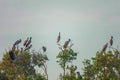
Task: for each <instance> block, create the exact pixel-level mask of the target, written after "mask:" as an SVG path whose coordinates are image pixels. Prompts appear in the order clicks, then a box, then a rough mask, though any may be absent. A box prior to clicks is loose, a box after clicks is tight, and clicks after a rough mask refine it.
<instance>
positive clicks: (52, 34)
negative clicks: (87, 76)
mask: <svg viewBox="0 0 120 80" xmlns="http://www.w3.org/2000/svg"><path fill="white" fill-rule="evenodd" d="M59 32H61V37H62V39H61V42H62V43H63V42H64V41H65V40H68V38H71V39H72V41H73V43H74V46H73V49H74V50H75V51H76V52H79V55H78V58H77V60H76V61H74V64H75V65H77V66H78V71H80V72H82V67H83V64H82V61H83V60H84V59H87V58H91V57H93V56H95V54H96V52H97V51H99V50H101V48H102V46H103V45H104V44H105V43H106V42H108V41H109V39H110V36H111V35H113V36H114V44H113V46H114V47H116V46H117V45H119V44H120V0H54V1H52V0H0V52H1V54H0V59H1V58H2V55H3V54H5V49H7V50H8V48H9V47H11V46H12V44H13V43H14V42H15V41H16V40H17V39H20V38H21V39H22V40H25V39H26V38H27V37H29V36H31V37H32V44H33V47H32V49H35V50H36V51H37V50H39V49H40V48H41V47H42V46H43V45H45V46H46V47H47V55H48V57H49V59H50V61H48V63H47V64H48V74H49V80H57V78H58V75H59V73H60V72H62V70H61V68H60V67H59V65H58V64H57V63H56V55H57V54H58V52H59V49H58V46H57V44H56V38H57V35H58V33H59Z"/></svg>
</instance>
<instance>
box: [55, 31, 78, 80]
mask: <svg viewBox="0 0 120 80" xmlns="http://www.w3.org/2000/svg"><path fill="white" fill-rule="evenodd" d="M59 41H60V33H59V36H58V41H57V44H58V46H59V49H60V52H59V54H58V55H57V56H56V58H57V59H58V60H57V62H58V63H59V65H60V66H61V68H62V69H63V74H61V75H60V79H61V80H75V78H76V74H74V73H75V70H76V69H77V68H75V70H74V65H71V67H69V68H68V66H69V63H72V61H73V60H76V57H77V54H78V53H76V52H74V50H73V49H71V47H72V46H73V43H72V41H71V39H68V40H67V41H65V43H64V44H63V45H61V44H59ZM66 70H68V71H69V72H67V73H66ZM73 74H74V75H73Z"/></svg>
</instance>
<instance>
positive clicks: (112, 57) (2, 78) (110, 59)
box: [0, 33, 120, 80]
mask: <svg viewBox="0 0 120 80" xmlns="http://www.w3.org/2000/svg"><path fill="white" fill-rule="evenodd" d="M31 40H32V38H31V37H30V38H27V39H26V40H25V41H24V43H23V46H24V47H21V48H20V47H18V46H19V44H20V43H21V39H20V40H17V41H16V42H15V43H14V44H13V46H12V47H11V49H10V50H9V51H8V52H6V54H4V56H3V58H2V61H1V62H0V80H48V73H47V64H46V62H47V61H49V59H48V56H47V55H46V54H45V52H46V47H45V46H43V47H42V48H41V49H40V50H42V51H35V50H34V51H31V47H32V44H31ZM60 40H61V35H60V33H59V35H58V38H57V45H58V48H59V49H60V51H59V53H58V55H57V56H56V59H57V63H58V64H59V65H60V67H61V68H62V70H63V72H62V73H60V75H59V80H120V51H119V50H118V49H116V48H113V47H112V45H113V37H112V36H111V39H110V42H109V43H106V44H105V45H104V46H103V49H102V50H101V51H98V52H97V53H96V56H95V57H92V58H91V59H85V60H84V61H83V64H84V67H83V73H82V74H80V72H79V71H77V66H76V65H75V64H73V61H74V60H77V55H78V53H77V52H75V51H74V50H73V49H72V46H73V43H72V41H71V39H68V40H67V41H65V43H64V44H63V45H62V44H60ZM35 67H38V68H39V69H42V72H41V71H39V69H37V70H36V68H35Z"/></svg>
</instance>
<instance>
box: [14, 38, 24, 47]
mask: <svg viewBox="0 0 120 80" xmlns="http://www.w3.org/2000/svg"><path fill="white" fill-rule="evenodd" d="M21 41H22V40H21V39H19V40H17V41H16V42H15V43H14V46H15V45H18V44H19V43H21Z"/></svg>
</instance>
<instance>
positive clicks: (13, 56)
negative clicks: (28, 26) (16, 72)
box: [9, 37, 46, 62]
mask: <svg viewBox="0 0 120 80" xmlns="http://www.w3.org/2000/svg"><path fill="white" fill-rule="evenodd" d="M31 41H32V37H28V38H27V39H26V40H25V41H24V43H23V46H24V48H22V47H21V50H19V53H18V55H20V54H22V53H23V52H24V51H29V49H31V47H32V44H31ZM21 42H22V40H21V39H19V40H17V41H16V42H15V43H14V44H13V46H12V50H9V56H10V59H11V60H12V61H13V62H15V61H16V60H17V59H18V58H17V56H16V54H15V53H14V51H15V50H16V47H18V45H19V44H20V43H21ZM42 50H43V52H46V47H45V46H43V47H42Z"/></svg>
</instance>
